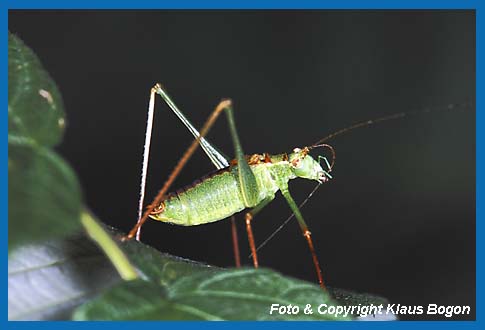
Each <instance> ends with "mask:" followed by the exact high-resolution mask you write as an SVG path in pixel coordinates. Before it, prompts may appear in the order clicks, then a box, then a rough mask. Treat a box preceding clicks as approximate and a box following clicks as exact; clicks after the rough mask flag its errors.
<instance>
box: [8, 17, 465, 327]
mask: <svg viewBox="0 0 485 330" xmlns="http://www.w3.org/2000/svg"><path fill="white" fill-rule="evenodd" d="M9 29H10V31H11V32H13V33H16V34H17V35H18V36H19V37H20V38H21V39H23V40H24V41H25V42H26V44H27V45H28V46H30V47H31V48H32V49H33V50H34V51H35V52H36V53H37V55H38V56H39V57H40V59H41V61H42V62H43V64H44V66H45V67H46V69H47V70H48V71H49V72H50V74H51V75H52V77H53V78H54V80H55V81H56V82H57V84H58V86H59V88H60V90H61V93H62V95H63V97H64V103H65V107H66V112H67V119H68V127H67V131H66V135H65V140H64V143H63V144H62V145H61V146H60V147H59V151H60V152H61V153H62V155H64V157H65V158H67V159H68V161H69V162H70V164H71V165H72V166H73V167H74V168H75V170H76V172H77V173H78V175H79V177H80V180H81V182H82V186H83V190H84V197H85V201H86V204H87V205H88V206H89V207H90V208H91V209H92V210H93V211H94V212H95V214H96V215H97V216H99V218H100V219H102V220H103V221H105V222H106V223H108V224H111V225H113V226H115V227H118V228H120V229H121V230H123V231H125V232H127V231H128V230H129V229H130V227H131V225H132V224H133V223H134V222H135V220H136V208H137V199H138V185H139V173H140V169H141V156H142V151H143V150H142V149H143V140H144V129H145V119H146V106H147V103H148V94H149V89H150V87H151V86H152V85H153V84H154V83H155V82H158V81H160V82H162V83H163V84H164V85H165V86H166V87H167V89H168V91H169V93H170V94H171V95H172V96H173V98H174V99H175V101H176V102H177V104H178V105H179V106H180V107H181V109H183V110H184V111H185V113H186V114H187V116H188V117H189V118H190V119H191V120H192V121H193V123H194V125H195V126H196V127H200V126H201V125H202V123H203V122H204V120H205V118H206V116H207V115H208V114H209V113H210V111H211V110H212V109H213V108H214V106H215V105H216V104H217V103H218V101H219V100H220V99H221V98H223V97H231V98H232V99H233V100H234V103H235V110H236V113H235V114H236V122H237V126H238V129H239V133H240V135H241V140H242V143H243V146H244V148H245V152H246V153H255V152H270V153H280V152H284V151H291V150H292V149H293V148H294V147H296V146H304V145H309V144H311V143H313V142H315V141H316V140H318V139H319V138H321V137H323V136H325V135H327V134H329V133H331V132H333V131H336V130H338V129H340V128H342V127H346V126H348V125H350V124H352V123H355V122H358V121H362V120H368V119H371V118H375V117H379V116H382V115H386V114H391V113H395V112H399V111H409V110H415V109H424V108H427V107H436V108H439V109H446V108H447V105H448V104H462V103H464V102H471V103H473V102H474V100H475V13H474V12H473V11H434V12H431V11H421V12H412V11H406V12H405V11H396V12H371V11H313V12H307V11H232V12H228V11H211V12H210V11H157V12H129V11H118V12H108V11H97V12H81V11H78V12H63V11H37V12H26V11H11V12H10V14H9ZM157 102H158V104H157V109H156V110H157V111H156V115H155V120H156V123H155V132H154V137H153V144H152V148H153V149H152V158H151V162H150V168H149V182H148V193H147V194H148V196H149V197H148V199H150V198H153V196H154V195H155V193H156V191H158V189H159V188H160V187H161V186H162V184H163V182H164V180H165V179H166V178H167V176H168V174H169V171H170V170H171V169H172V168H173V166H174V165H175V163H176V161H177V160H178V158H179V157H180V156H181V154H182V152H183V150H184V148H186V147H187V146H188V144H189V143H190V141H191V136H190V135H189V133H188V132H187V131H186V129H185V128H184V127H183V126H182V124H181V123H179V122H178V121H177V119H176V118H175V116H174V115H173V114H172V113H171V112H170V111H169V110H168V108H167V107H166V106H162V105H161V102H160V100H159V99H157ZM209 139H210V140H211V141H212V142H214V144H216V145H217V146H218V147H220V148H221V149H222V150H223V151H225V153H226V154H229V155H231V156H232V155H233V152H232V145H231V140H230V138H229V132H228V129H227V125H226V121H225V119H224V120H222V121H220V122H219V123H218V124H216V127H214V129H213V131H212V132H211V133H210V136H209ZM330 143H331V144H332V145H333V146H334V147H335V149H336V152H337V161H336V165H335V167H334V171H333V176H334V180H332V181H331V182H329V183H328V184H325V185H323V186H322V187H321V189H320V190H319V191H318V192H317V193H316V194H315V196H314V197H313V199H312V200H311V201H310V202H309V203H308V204H307V206H306V207H305V208H304V209H303V215H304V217H305V218H306V221H307V223H308V225H309V226H310V229H311V231H312V234H313V238H314V242H315V245H316V248H317V253H318V255H319V258H320V261H321V263H322V265H323V269H324V275H325V279H326V281H327V283H328V284H329V285H330V286H333V287H339V288H345V289H350V290H354V291H357V292H369V293H373V294H377V295H382V296H384V297H386V298H388V299H389V300H390V301H391V302H393V303H400V304H404V305H424V306H426V305H427V304H430V303H436V304H441V305H471V306H472V312H473V315H471V316H468V317H467V318H468V319H471V318H474V317H475V315H474V314H475V310H474V306H475V113H474V109H473V107H472V108H471V109H470V108H468V109H467V110H457V111H438V112H434V113H431V114H422V115H417V116H413V117H411V118H407V119H402V120H396V121H392V122H386V123H382V124H379V125H374V126H371V127H367V128H365V129H357V130H354V131H351V132H349V133H347V134H345V135H341V136H339V137H337V138H335V139H334V140H332V141H330ZM210 171H212V165H211V163H210V161H209V160H208V159H207V158H206V157H205V155H204V154H203V153H202V152H201V151H198V152H197V153H196V155H195V156H194V157H193V160H192V161H191V162H190V163H189V164H188V166H187V167H186V169H185V170H184V171H183V174H182V175H181V176H180V177H179V179H178V180H177V182H176V186H177V187H173V188H174V189H175V188H178V187H180V186H183V185H186V184H189V183H190V182H191V181H193V180H194V179H196V178H198V177H200V176H202V175H204V174H205V173H207V172H210ZM313 186H314V183H311V182H302V180H295V181H293V182H291V183H290V190H291V191H292V193H293V195H294V197H295V199H296V200H297V201H301V200H302V199H304V198H305V196H306V194H308V193H309V191H310V190H311V189H312V187H313ZM289 213H290V211H289V208H288V207H287V205H286V204H285V202H284V200H283V198H282V197H281V196H280V195H279V194H278V196H277V198H276V200H275V201H274V202H273V203H271V204H270V205H269V206H268V207H267V208H266V209H265V210H264V211H263V212H262V213H261V214H260V215H259V216H258V217H257V218H256V219H255V221H254V230H255V237H256V241H257V242H262V241H263V239H264V238H266V237H267V236H268V235H269V234H271V232H272V231H273V230H274V229H275V228H276V227H277V226H278V225H279V224H280V223H281V222H282V221H283V220H284V219H285V218H286V217H287V216H288V215H289ZM243 223H244V221H243V216H242V215H239V216H238V225H239V229H240V235H239V236H240V242H241V245H242V246H241V248H242V251H243V256H244V258H243V261H244V263H245V264H247V265H251V260H250V259H246V258H245V256H246V255H247V254H248V253H247V251H248V247H247V239H246V236H245V230H244V225H243ZM143 240H144V241H145V242H146V243H148V244H150V245H153V246H156V247H157V248H158V249H160V250H161V251H164V252H168V253H171V254H174V255H178V256H182V257H185V258H190V259H193V260H198V261H202V262H207V263H210V264H213V265H217V266H231V265H232V264H233V257H232V247H231V238H230V223H229V221H220V222H216V223H213V224H210V225H204V226H196V227H178V226H172V225H166V224H161V223H157V222H154V221H150V222H149V223H147V224H146V225H145V226H144V231H143ZM259 257H260V263H261V264H262V265H263V266H265V267H270V268H273V269H275V270H277V271H280V272H281V273H283V274H286V275H290V276H294V277H297V278H301V279H305V280H308V281H312V282H316V279H315V274H314V269H313V265H312V262H311V257H310V254H309V252H308V247H307V245H306V243H305V240H304V239H303V238H302V235H301V233H300V230H299V228H298V226H297V225H296V221H293V222H291V223H290V224H289V225H288V226H286V227H285V228H284V230H282V232H280V233H279V234H278V235H277V236H276V237H275V238H274V239H273V240H272V241H271V242H270V243H269V244H268V245H267V246H266V247H265V248H263V249H262V250H261V252H260V254H259ZM404 318H406V317H404ZM408 318H410V319H415V317H408ZM421 318H426V315H425V316H421ZM430 318H436V317H430Z"/></svg>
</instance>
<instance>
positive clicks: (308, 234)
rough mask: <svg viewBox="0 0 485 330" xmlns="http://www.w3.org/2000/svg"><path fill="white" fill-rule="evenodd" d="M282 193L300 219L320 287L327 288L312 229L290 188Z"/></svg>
mask: <svg viewBox="0 0 485 330" xmlns="http://www.w3.org/2000/svg"><path fill="white" fill-rule="evenodd" d="M281 193H282V194H283V196H284V197H285V199H286V202H287V203H288V205H289V206H290V208H291V210H292V211H293V213H294V214H295V217H296V219H297V220H298V224H299V225H300V229H301V231H302V233H303V236H305V239H306V241H307V243H308V247H309V248H310V252H311V254H312V258H313V264H314V265H315V270H316V272H317V277H318V283H319V284H320V287H321V288H322V289H324V290H326V288H325V284H324V283H323V276H322V270H321V269H320V264H319V262H318V257H317V254H316V253H315V248H314V247H313V241H312V238H311V232H310V230H308V226H307V225H306V223H305V220H303V216H302V215H301V212H300V209H299V208H298V206H297V205H296V203H295V201H294V200H293V197H291V195H290V191H289V190H288V187H283V188H282V189H281Z"/></svg>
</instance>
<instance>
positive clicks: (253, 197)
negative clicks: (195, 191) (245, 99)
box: [226, 105, 259, 207]
mask: <svg viewBox="0 0 485 330" xmlns="http://www.w3.org/2000/svg"><path fill="white" fill-rule="evenodd" d="M226 114H227V121H228V123H229V130H230V132H231V138H232V142H233V145H234V153H235V155H236V160H237V168H238V177H239V184H240V187H241V193H242V197H243V201H244V205H245V206H246V207H255V206H256V205H257V204H258V196H259V188H258V185H257V184H256V178H255V177H254V173H253V171H252V170H251V168H250V167H249V165H248V163H247V162H246V158H245V157H244V151H243V149H242V146H241V142H240V141H239V136H238V134H237V130H236V123H235V120H234V114H233V112H232V107H231V105H229V106H228V107H227V108H226Z"/></svg>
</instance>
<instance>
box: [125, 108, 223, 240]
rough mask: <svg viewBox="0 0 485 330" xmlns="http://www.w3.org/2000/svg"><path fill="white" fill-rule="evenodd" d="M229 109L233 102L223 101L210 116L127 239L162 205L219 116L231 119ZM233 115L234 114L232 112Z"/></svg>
mask: <svg viewBox="0 0 485 330" xmlns="http://www.w3.org/2000/svg"><path fill="white" fill-rule="evenodd" d="M228 109H231V101H230V100H223V101H221V102H220V103H219V104H218V105H217V107H216V108H215V109H214V111H213V112H212V114H211V115H210V116H209V118H208V119H207V121H206V122H205V124H204V126H203V127H202V129H201V131H200V136H199V137H197V138H196V139H195V140H194V141H193V142H192V144H191V145H190V146H189V147H188V148H187V150H186V151H185V153H184V154H183V156H182V157H181V158H180V160H179V162H178V163H177V165H176V166H175V168H174V169H173V171H172V173H170V176H169V177H168V179H167V181H165V184H164V185H163V187H162V189H160V191H159V192H158V194H157V196H156V197H155V199H154V200H153V202H152V203H151V204H150V205H148V207H147V209H146V210H145V212H144V213H143V215H142V216H141V217H140V218H139V220H138V222H137V223H136V225H135V226H134V227H133V229H131V231H130V232H129V233H128V235H127V236H126V239H132V238H133V237H134V236H135V234H136V233H137V231H138V229H139V228H140V227H141V226H142V225H143V223H145V221H146V220H147V219H148V216H149V215H150V213H152V212H153V210H154V209H155V208H156V207H157V206H159V205H160V203H161V201H162V200H163V198H164V197H165V195H166V193H167V192H168V189H169V188H170V186H171V185H172V183H173V182H174V181H175V178H176V177H177V176H178V174H179V173H180V171H181V170H182V169H183V167H184V166H185V164H186V163H187V161H188V160H189V159H190V157H191V156H192V155H193V153H194V152H195V150H196V148H197V146H198V145H199V144H200V139H201V138H203V137H204V136H205V135H206V134H207V133H208V132H209V130H210V128H211V127H212V125H213V124H214V122H215V121H216V119H217V117H218V116H219V114H220V113H221V112H222V111H223V110H226V114H228V118H229V113H228V111H227V110H228ZM231 115H232V112H231Z"/></svg>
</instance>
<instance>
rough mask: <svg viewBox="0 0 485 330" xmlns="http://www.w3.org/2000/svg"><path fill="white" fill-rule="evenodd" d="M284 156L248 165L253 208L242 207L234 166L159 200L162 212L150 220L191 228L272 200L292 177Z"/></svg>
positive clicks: (236, 169) (240, 191) (242, 202)
mask: <svg viewBox="0 0 485 330" xmlns="http://www.w3.org/2000/svg"><path fill="white" fill-rule="evenodd" d="M284 158H286V159H287V158H288V157H287V156H286V154H283V155H276V156H271V158H270V159H271V162H267V163H264V162H262V163H259V164H255V165H250V168H251V171H252V172H253V174H254V176H255V178H256V184H257V188H258V195H257V199H256V203H255V204H254V205H245V202H244V199H243V196H242V189H241V185H240V183H239V177H238V171H239V169H238V165H233V166H230V167H228V168H225V169H222V170H219V171H217V172H215V173H213V174H212V175H210V176H208V177H206V178H203V179H202V180H200V181H196V182H194V183H193V184H192V185H191V186H189V187H187V188H185V189H181V190H179V191H177V192H176V193H172V194H170V195H169V196H168V198H167V199H166V200H165V201H163V207H164V210H163V212H162V213H159V214H154V215H151V218H153V219H155V220H159V221H164V222H169V223H173V224H177V225H182V226H195V225H201V224H205V223H210V222H214V221H218V220H222V219H225V218H227V217H229V216H231V215H233V214H234V213H237V212H240V211H242V210H243V209H245V208H247V207H254V206H256V205H257V204H259V203H260V202H262V201H263V200H272V199H273V198H274V197H275V193H276V192H277V191H278V190H279V189H281V188H284V187H286V186H287V184H288V181H289V180H290V179H293V178H295V177H296V175H295V174H294V172H293V171H292V169H291V166H290V163H289V162H288V161H287V160H283V159H284Z"/></svg>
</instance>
